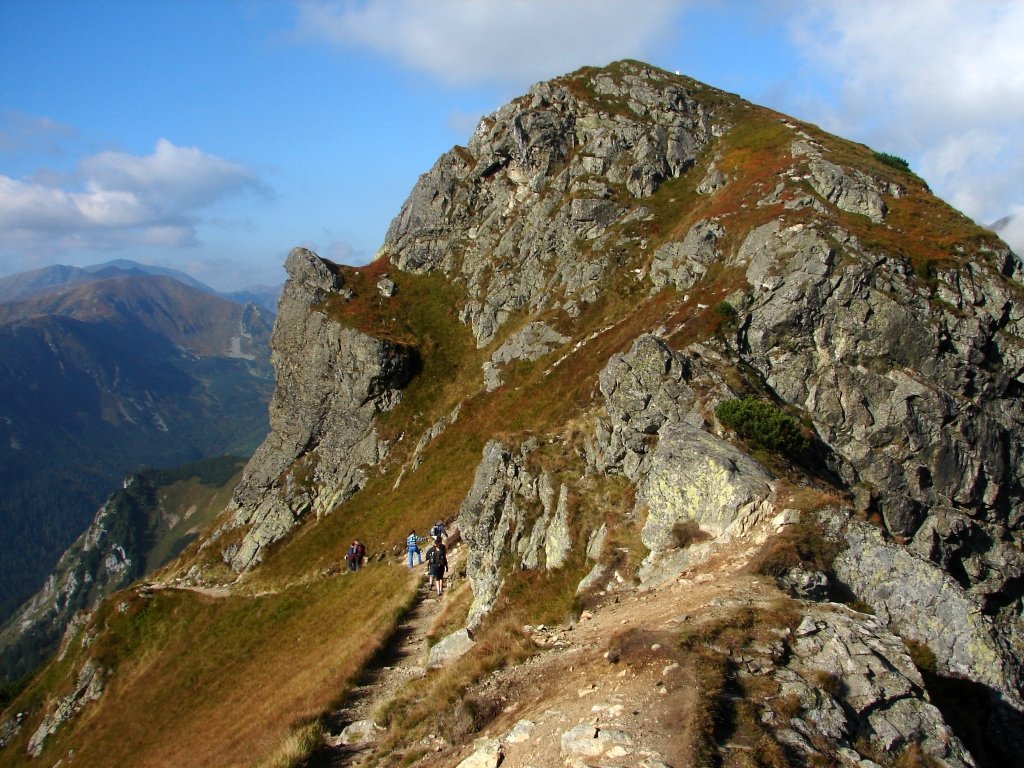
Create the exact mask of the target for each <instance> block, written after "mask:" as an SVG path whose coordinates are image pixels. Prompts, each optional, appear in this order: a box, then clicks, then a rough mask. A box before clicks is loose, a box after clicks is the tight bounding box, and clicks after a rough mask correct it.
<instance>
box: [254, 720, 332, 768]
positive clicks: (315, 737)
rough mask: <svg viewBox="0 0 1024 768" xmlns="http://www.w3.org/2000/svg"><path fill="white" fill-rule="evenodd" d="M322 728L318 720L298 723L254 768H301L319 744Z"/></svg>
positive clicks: (321, 737)
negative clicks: (302, 723) (303, 723)
mask: <svg viewBox="0 0 1024 768" xmlns="http://www.w3.org/2000/svg"><path fill="white" fill-rule="evenodd" d="M323 735H324V729H323V725H322V724H321V723H320V722H319V721H315V722H312V723H307V724H305V725H300V726H298V727H296V728H295V729H293V730H292V731H291V733H289V734H288V735H287V736H285V737H284V739H283V740H282V741H281V743H280V744H279V745H278V746H277V748H276V749H275V750H274V751H273V752H272V753H271V754H270V755H268V756H267V757H266V758H264V759H263V760H260V762H259V763H257V764H256V768H301V766H303V765H305V763H306V761H307V760H308V759H309V756H310V755H312V754H313V752H314V750H316V748H317V747H318V746H320V743H321V740H322V739H323Z"/></svg>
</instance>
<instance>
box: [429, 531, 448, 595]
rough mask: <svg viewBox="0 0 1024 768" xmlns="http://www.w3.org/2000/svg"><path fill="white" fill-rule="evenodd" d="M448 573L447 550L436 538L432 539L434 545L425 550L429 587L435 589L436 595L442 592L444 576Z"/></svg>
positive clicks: (439, 538)
mask: <svg viewBox="0 0 1024 768" xmlns="http://www.w3.org/2000/svg"><path fill="white" fill-rule="evenodd" d="M447 572H448V548H447V547H446V546H445V545H444V542H443V541H441V537H440V536H438V537H437V538H436V539H434V545H433V546H432V547H431V548H430V549H428V550H427V574H428V575H429V576H430V586H431V587H435V588H436V589H437V594H439V595H440V594H441V593H442V592H443V591H444V575H445V573H447Z"/></svg>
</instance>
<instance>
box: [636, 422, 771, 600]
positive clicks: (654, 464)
mask: <svg viewBox="0 0 1024 768" xmlns="http://www.w3.org/2000/svg"><path fill="white" fill-rule="evenodd" d="M772 480H773V478H772V476H771V475H769V474H768V473H767V472H766V471H765V470H764V469H763V468H762V467H761V465H760V464H758V463H757V462H755V461H754V460H753V459H751V458H750V457H749V456H747V455H746V454H744V453H742V452H741V451H739V450H737V449H736V448H734V447H733V446H732V445H730V444H729V443H726V442H725V441H723V440H721V439H719V438H717V437H715V436H714V435H711V434H709V433H707V432H704V431H703V430H700V429H696V428H694V427H691V426H689V425H686V424H671V425H667V426H665V427H663V428H662V430H661V431H660V433H659V439H658V444H657V446H656V447H655V449H654V451H653V452H652V454H651V466H650V471H649V473H648V474H647V475H646V476H645V477H644V478H643V479H642V480H641V482H640V485H639V493H638V497H637V502H638V504H642V505H644V506H646V508H647V520H646V522H645V523H644V527H643V530H642V531H641V533H640V536H641V539H642V540H643V543H644V545H645V546H646V547H647V548H648V549H649V550H650V554H649V555H648V556H647V558H646V559H645V560H644V562H643V565H642V567H641V570H640V579H641V582H642V583H645V584H648V585H650V584H653V583H655V582H658V581H662V580H664V579H666V578H671V577H673V576H676V575H678V574H679V572H681V571H682V569H683V567H684V566H685V565H686V563H687V562H688V560H689V557H688V556H687V554H686V550H680V548H679V546H678V544H677V541H676V536H675V531H676V527H677V526H679V525H680V524H684V523H692V524H696V526H697V527H698V529H699V530H700V531H701V532H703V533H705V534H707V535H708V537H709V538H710V540H712V541H727V540H729V539H731V538H734V537H736V536H742V535H749V534H751V533H753V532H755V531H757V530H760V529H762V528H764V527H766V526H767V523H768V521H769V520H770V519H771V518H772V517H773V516H774V511H773V506H772V504H771V496H772V485H771V482H772ZM692 548H693V547H691V549H692Z"/></svg>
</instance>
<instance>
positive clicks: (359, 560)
mask: <svg viewBox="0 0 1024 768" xmlns="http://www.w3.org/2000/svg"><path fill="white" fill-rule="evenodd" d="M365 560H366V545H365V544H363V542H361V541H360V540H359V539H356V570H357V571H358V570H359V569H360V568H362V567H363V562H364V561H365Z"/></svg>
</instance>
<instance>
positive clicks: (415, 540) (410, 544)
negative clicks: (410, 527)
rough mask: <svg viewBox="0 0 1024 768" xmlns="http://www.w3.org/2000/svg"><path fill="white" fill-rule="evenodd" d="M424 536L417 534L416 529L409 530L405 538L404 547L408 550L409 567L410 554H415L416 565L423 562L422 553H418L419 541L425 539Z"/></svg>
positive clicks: (410, 563) (410, 561)
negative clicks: (407, 536)
mask: <svg viewBox="0 0 1024 768" xmlns="http://www.w3.org/2000/svg"><path fill="white" fill-rule="evenodd" d="M426 540H427V539H426V537H425V536H417V535H416V531H409V538H407V539H406V540H405V548H406V549H407V550H409V567H410V568H412V567H413V566H412V556H413V554H415V555H416V565H419V564H420V563H422V562H423V555H421V554H420V542H421V541H426Z"/></svg>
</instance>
